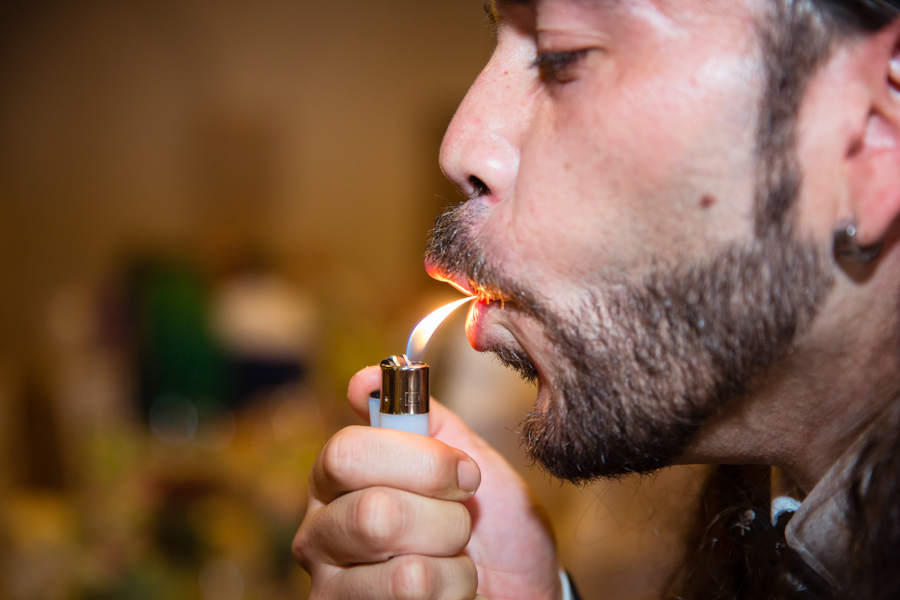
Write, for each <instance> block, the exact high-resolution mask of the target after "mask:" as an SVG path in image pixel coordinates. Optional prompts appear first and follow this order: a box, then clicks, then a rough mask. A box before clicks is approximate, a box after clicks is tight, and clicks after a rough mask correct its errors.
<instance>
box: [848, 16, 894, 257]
mask: <svg viewBox="0 0 900 600" xmlns="http://www.w3.org/2000/svg"><path fill="white" fill-rule="evenodd" d="M863 45H864V46H866V48H865V51H864V52H863V54H864V55H865V57H864V63H863V64H862V65H861V68H862V70H863V76H864V77H865V81H866V85H867V89H868V91H869V93H870V98H871V103H870V110H869V113H868V116H867V117H866V123H865V124H864V126H863V127H862V129H861V133H860V136H859V138H858V139H857V140H856V142H855V143H854V144H853V146H852V148H851V149H850V151H849V153H848V155H847V176H848V184H849V185H848V188H849V192H850V198H849V200H850V204H851V206H850V209H851V210H852V211H853V217H854V220H855V222H856V230H857V235H856V242H857V243H858V244H859V245H860V246H862V247H866V246H871V245H874V244H876V243H878V242H879V241H881V240H883V239H884V237H885V236H886V235H887V233H888V231H889V229H890V228H891V225H892V224H893V223H894V221H895V220H897V219H898V217H900V19H897V20H895V22H894V23H892V24H891V25H889V26H888V27H885V28H884V29H882V30H881V31H879V32H878V33H876V34H873V35H872V36H871V37H870V38H869V39H868V40H867V41H866V42H864V44H863Z"/></svg>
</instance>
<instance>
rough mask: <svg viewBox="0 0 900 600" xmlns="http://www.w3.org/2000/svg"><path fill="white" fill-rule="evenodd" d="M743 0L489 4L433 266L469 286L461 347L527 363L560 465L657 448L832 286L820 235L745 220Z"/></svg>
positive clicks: (752, 369)
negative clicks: (457, 192)
mask: <svg viewBox="0 0 900 600" xmlns="http://www.w3.org/2000/svg"><path fill="white" fill-rule="evenodd" d="M759 4H763V3H758V4H757V5H756V6H755V7H754V6H748V5H747V4H746V3H744V2H740V1H736V0H721V1H700V0H537V1H536V2H534V3H530V4H529V3H525V4H523V3H503V4H499V5H498V6H497V7H496V12H495V16H496V17H497V18H498V29H497V47H496V50H495V52H494V55H493V56H492V58H491V61H490V62H489V63H488V65H487V67H486V68H485V70H484V71H483V72H482V74H481V75H480V76H479V78H478V80H477V81H476V82H475V84H474V85H473V87H472V89H471V90H470V92H469V95H468V96H467V97H466V100H465V101H464V102H463V104H462V106H461V107H460V109H459V111H458V112H457V115H456V117H455V118H454V120H453V123H452V124H451V126H450V129H449V130H448V132H447V135H446V137H445V139H444V144H443V147H442V150H441V162H442V167H443V169H444V171H445V172H446V174H447V175H448V177H449V178H450V179H451V180H453V181H454V182H455V183H456V184H457V185H458V186H459V187H460V188H461V189H463V190H464V191H466V192H468V193H469V194H470V196H471V199H470V200H469V202H467V203H466V204H464V205H461V206H460V207H457V208H456V209H454V211H453V212H452V213H450V214H448V215H447V216H445V218H444V220H443V223H441V224H439V227H438V229H437V231H436V235H435V239H434V241H433V243H432V246H431V248H430V249H429V263H430V266H429V268H430V270H431V271H432V273H433V274H435V275H436V276H439V277H443V278H446V279H449V280H451V281H453V282H455V283H456V284H457V285H459V286H460V287H463V288H464V289H470V290H472V291H476V292H478V293H479V294H480V295H481V296H482V298H481V299H480V301H479V302H477V303H476V304H475V305H474V306H473V308H472V310H471V312H470V314H469V319H468V322H467V327H466V330H467V335H468V337H469V340H470V342H471V343H472V345H473V346H474V347H475V348H476V349H479V350H491V351H494V352H496V353H497V354H498V355H499V356H500V357H501V359H502V360H505V361H506V362H507V363H509V364H511V365H512V366H515V367H518V368H519V369H520V370H522V371H523V372H524V373H525V374H526V375H528V376H531V375H534V376H535V377H536V379H537V381H538V383H539V386H538V398H537V403H536V407H535V412H534V414H533V415H530V416H529V417H528V418H527V419H526V422H525V429H524V435H525V443H526V446H527V447H528V449H529V451H530V452H531V453H532V454H533V455H534V456H535V457H536V458H538V459H540V460H541V462H543V463H544V464H545V466H547V468H548V469H549V470H550V471H551V472H552V473H554V474H556V475H558V476H560V477H564V478H567V479H572V480H576V481H583V480H588V479H591V478H593V477H596V476H599V475H614V474H619V473H625V472H631V471H648V470H651V469H654V468H658V467H660V466H664V465H665V464H669V463H671V462H672V461H673V460H674V459H675V458H677V456H678V455H680V454H681V453H682V452H683V450H684V448H685V446H686V445H687V444H688V443H689V442H690V441H691V440H692V438H693V436H694V435H695V433H696V431H697V429H698V428H699V426H700V424H702V423H703V421H704V420H705V419H707V418H708V417H709V416H710V415H711V414H713V413H714V412H715V411H716V410H717V409H718V408H720V407H721V406H722V405H723V403H724V402H726V401H727V400H728V399H729V398H730V397H733V396H736V395H740V394H742V393H743V392H744V391H745V389H746V386H747V384H748V382H749V380H750V379H751V378H752V377H753V376H755V375H757V374H759V373H760V372H761V371H762V370H763V369H765V368H766V367H767V366H768V365H769V364H770V363H771V362H772V361H774V360H776V359H777V358H778V357H779V356H780V355H781V353H782V352H783V351H784V350H785V349H786V348H787V346H788V345H789V344H790V342H791V340H792V339H793V335H794V333H795V332H796V330H797V329H798V328H802V327H803V326H805V324H806V323H808V322H809V320H810V319H811V318H812V316H813V314H814V312H815V309H816V307H817V306H818V304H819V303H820V302H821V300H822V298H823V297H824V296H825V294H826V293H827V289H828V287H829V283H830V279H829V277H828V275H827V274H826V273H825V272H824V267H823V266H822V263H823V259H822V256H821V253H820V252H818V251H817V250H816V249H814V248H812V247H810V246H809V245H808V244H804V243H801V242H798V241H796V240H795V239H794V237H791V236H790V235H788V234H786V233H784V231H783V230H782V229H779V228H771V233H770V234H760V233H759V232H757V233H754V226H755V225H756V223H755V220H754V217H755V210H756V205H757V200H758V198H757V196H758V195H760V194H762V195H765V194H766V193H767V190H765V189H761V187H760V184H759V183H758V182H759V181H761V180H763V179H764V178H763V177H761V175H762V174H761V173H760V169H761V167H760V161H759V156H758V151H757V148H758V145H757V130H758V122H759V118H758V115H759V114H760V106H761V102H762V98H763V92H764V89H763V81H764V77H765V68H764V66H763V63H762V49H761V46H760V41H759V35H758V30H757V27H758V24H759V23H760V22H761V19H762V13H761V7H760V6H759ZM798 237H799V236H798Z"/></svg>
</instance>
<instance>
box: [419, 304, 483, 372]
mask: <svg viewBox="0 0 900 600" xmlns="http://www.w3.org/2000/svg"><path fill="white" fill-rule="evenodd" d="M474 299H475V296H469V297H468V298H463V299H462V300H457V301H455V302H451V303H450V304H447V305H446V306H442V307H440V308H439V309H437V310H436V311H434V312H433V313H431V314H430V315H428V316H427V317H425V318H424V319H422V320H421V321H419V324H418V325H416V328H415V329H413V332H412V333H411V334H410V336H409V343H408V344H407V345H406V356H407V358H409V360H411V361H413V362H422V360H423V359H424V358H425V348H427V347H428V342H430V341H431V335H432V334H433V333H434V330H435V329H437V328H438V325H440V324H441V323H442V322H443V320H444V319H446V318H447V317H448V316H449V315H450V313H452V312H453V311H454V310H456V309H457V308H459V307H460V306H462V305H463V304H465V303H466V302H468V301H470V300H474Z"/></svg>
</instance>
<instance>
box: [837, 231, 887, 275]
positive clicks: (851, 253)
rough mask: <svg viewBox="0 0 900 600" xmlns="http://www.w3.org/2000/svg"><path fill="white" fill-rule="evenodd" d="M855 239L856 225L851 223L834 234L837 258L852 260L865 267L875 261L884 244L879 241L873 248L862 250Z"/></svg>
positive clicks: (867, 247)
mask: <svg viewBox="0 0 900 600" xmlns="http://www.w3.org/2000/svg"><path fill="white" fill-rule="evenodd" d="M855 238H856V225H855V224H853V223H850V224H849V225H845V226H842V227H839V228H838V230H837V231H835V232H834V254H835V256H837V257H838V258H840V259H843V260H852V261H854V262H857V263H860V264H863V265H865V264H868V263H870V262H872V261H873V260H875V258H876V257H877V256H878V254H879V253H880V252H881V247H882V245H883V244H882V242H881V241H880V240H879V241H878V242H876V243H874V244H872V245H871V246H866V247H865V248H861V247H860V246H859V244H857V243H856V239H855Z"/></svg>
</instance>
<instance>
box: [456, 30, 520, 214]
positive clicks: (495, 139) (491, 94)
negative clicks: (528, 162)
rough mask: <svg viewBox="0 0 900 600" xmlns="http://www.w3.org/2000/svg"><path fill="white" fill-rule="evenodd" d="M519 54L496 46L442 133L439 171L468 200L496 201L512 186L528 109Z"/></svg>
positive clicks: (517, 50)
mask: <svg viewBox="0 0 900 600" xmlns="http://www.w3.org/2000/svg"><path fill="white" fill-rule="evenodd" d="M522 54H523V52H522V51H521V49H517V48H515V47H511V44H503V43H502V42H501V43H500V44H498V46H497V48H496V49H495V51H494V54H493V56H492V57H491V60H490V61H489V62H488V64H487V66H486V67H485V68H484V70H483V71H482V72H481V74H480V75H479V76H478V78H477V79H476V80H475V83H473V84H472V87H471V88H470V89H469V92H468V93H467V94H466V97H465V98H464V99H463V102H462V104H461V105H460V106H459V109H457V111H456V115H454V117H453V120H452V121H451V122H450V126H449V127H448V129H447V133H446V134H445V135H444V141H443V143H442V144H441V169H442V170H443V171H444V174H445V175H446V176H447V178H448V179H449V180H450V181H451V182H452V183H453V184H454V185H455V186H456V187H457V188H459V190H461V191H462V193H463V194H465V195H467V196H469V197H470V198H471V197H482V198H484V199H486V200H488V201H492V202H495V203H496V202H500V201H501V200H503V199H504V198H505V197H506V196H507V195H508V194H509V192H510V191H511V190H512V188H513V186H514V184H515V181H516V177H517V175H518V170H519V157H520V149H521V148H520V142H521V140H522V135H523V132H524V126H525V124H526V123H527V120H528V113H529V110H530V101H529V98H528V93H527V82H526V81H525V79H526V76H527V74H528V69H527V68H524V67H525V65H524V64H523V63H525V62H527V61H526V60H525V59H524V57H523V56H521V55H522Z"/></svg>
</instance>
